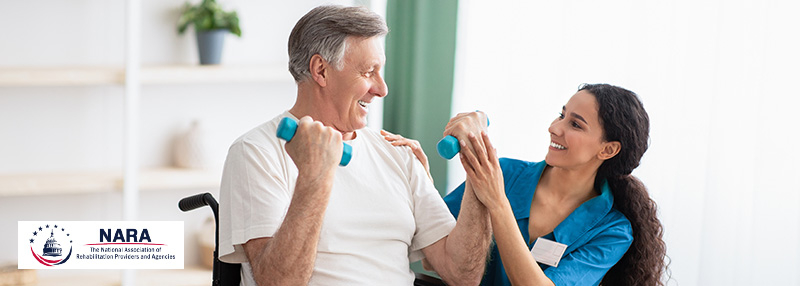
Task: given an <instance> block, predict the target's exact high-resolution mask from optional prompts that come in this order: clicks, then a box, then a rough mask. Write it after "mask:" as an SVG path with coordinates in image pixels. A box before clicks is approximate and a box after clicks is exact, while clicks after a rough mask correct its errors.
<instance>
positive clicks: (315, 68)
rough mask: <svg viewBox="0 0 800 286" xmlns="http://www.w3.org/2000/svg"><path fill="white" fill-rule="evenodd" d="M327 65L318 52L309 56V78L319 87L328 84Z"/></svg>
mask: <svg viewBox="0 0 800 286" xmlns="http://www.w3.org/2000/svg"><path fill="white" fill-rule="evenodd" d="M328 67H329V65H328V62H327V61H326V60H325V59H323V58H322V56H320V55H319V54H314V55H313V56H311V60H310V61H309V63H308V71H309V72H311V79H313V80H314V81H315V82H316V83H317V84H319V86H321V87H325V86H326V85H328Z"/></svg>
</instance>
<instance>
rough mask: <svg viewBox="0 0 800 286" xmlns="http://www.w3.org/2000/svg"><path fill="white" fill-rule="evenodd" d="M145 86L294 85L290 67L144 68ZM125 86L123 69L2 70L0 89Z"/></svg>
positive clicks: (55, 68)
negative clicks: (267, 83) (216, 84)
mask: <svg viewBox="0 0 800 286" xmlns="http://www.w3.org/2000/svg"><path fill="white" fill-rule="evenodd" d="M140 81H141V84H143V85H159V84H189V83H193V84H204V83H253V82H255V83H259V82H285V83H290V82H293V79H292V76H291V75H290V74H289V72H288V70H287V68H286V67H282V66H269V65H209V66H198V65H163V66H144V67H142V69H141V73H140ZM124 83H125V69H124V68H122V67H44V68H0V87H35V86H93V85H120V84H124Z"/></svg>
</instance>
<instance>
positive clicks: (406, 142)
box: [381, 130, 433, 182]
mask: <svg viewBox="0 0 800 286" xmlns="http://www.w3.org/2000/svg"><path fill="white" fill-rule="evenodd" d="M381 135H383V139H386V141H389V143H391V144H392V146H408V147H410V148H411V151H413V152H414V156H417V160H419V162H420V163H422V166H423V167H425V172H427V173H428V179H431V182H433V177H431V169H430V166H428V156H427V155H425V151H423V150H422V145H420V144H419V141H417V140H413V139H408V138H405V137H403V136H400V135H398V134H392V133H389V132H388V131H386V130H381Z"/></svg>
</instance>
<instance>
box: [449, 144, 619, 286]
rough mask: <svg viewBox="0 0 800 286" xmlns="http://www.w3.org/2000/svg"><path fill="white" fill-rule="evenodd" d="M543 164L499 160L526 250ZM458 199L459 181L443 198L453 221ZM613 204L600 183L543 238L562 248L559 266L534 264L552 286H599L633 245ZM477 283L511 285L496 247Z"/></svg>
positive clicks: (461, 191) (507, 194)
mask: <svg viewBox="0 0 800 286" xmlns="http://www.w3.org/2000/svg"><path fill="white" fill-rule="evenodd" d="M546 165H547V164H546V163H545V162H544V161H542V162H527V161H521V160H515V159H508V158H501V159H500V167H502V170H503V179H504V180H505V188H506V196H507V197H508V200H509V202H510V203H511V208H512V209H513V211H514V217H515V218H516V219H517V225H518V226H519V230H520V232H521V233H522V237H523V238H524V239H525V241H527V242H528V243H529V244H528V249H529V250H530V249H531V247H533V244H534V243H535V241H531V239H530V237H529V236H530V234H529V233H528V218H529V217H530V213H531V202H532V201H533V194H534V192H535V191H536V186H537V185H538V183H539V178H540V177H541V176H542V172H543V171H544V168H545V166H546ZM463 196H464V183H462V184H461V185H460V186H459V187H458V188H456V189H455V190H454V191H453V192H451V193H450V194H448V195H447V196H446V197H445V198H444V201H445V203H447V207H448V208H450V212H451V213H453V216H455V217H458V213H459V211H460V210H461V199H462V198H463ZM613 206H614V197H613V195H612V194H611V190H610V189H609V187H608V183H605V184H603V187H602V190H601V193H600V195H599V196H597V197H594V198H592V199H591V200H589V201H587V202H585V203H583V204H581V205H580V206H579V207H578V208H577V209H575V210H574V211H573V212H572V213H571V214H570V215H569V216H568V217H567V218H566V219H564V221H562V222H561V223H560V224H559V225H558V226H556V228H555V229H554V230H553V232H552V233H550V234H548V235H545V236H544V237H545V238H547V239H550V240H554V241H557V242H559V243H563V244H566V245H567V250H566V251H564V254H563V255H562V257H561V261H560V262H559V263H558V267H550V266H548V265H545V264H539V266H540V267H542V270H544V274H545V275H547V277H548V278H550V280H552V281H553V283H555V285H559V286H560V285H598V284H600V281H601V280H602V279H603V276H604V275H605V274H606V272H608V270H609V269H611V267H612V266H614V264H616V263H617V261H619V260H620V259H621V258H622V256H623V255H624V254H625V252H626V251H628V247H630V245H631V243H632V242H633V235H632V233H633V230H632V228H631V224H630V222H629V221H628V219H627V218H625V216H624V215H622V213H620V212H619V211H617V210H616V209H614V208H613ZM481 285H511V282H510V281H509V280H508V275H506V271H505V269H504V268H503V261H502V259H501V258H500V253H499V252H498V250H497V245H494V246H493V247H492V253H491V259H490V261H489V263H488V264H487V265H486V273H485V274H484V278H483V281H481Z"/></svg>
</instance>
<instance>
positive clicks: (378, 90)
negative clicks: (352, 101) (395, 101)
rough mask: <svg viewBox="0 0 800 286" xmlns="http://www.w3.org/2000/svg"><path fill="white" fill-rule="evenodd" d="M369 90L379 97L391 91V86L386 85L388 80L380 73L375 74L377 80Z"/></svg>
mask: <svg viewBox="0 0 800 286" xmlns="http://www.w3.org/2000/svg"><path fill="white" fill-rule="evenodd" d="M369 92H370V93H371V94H374V95H375V96H377V97H385V96H386V95H387V94H388V93H389V87H388V86H387V85H386V82H385V81H383V77H382V76H380V74H378V75H376V76H375V82H374V83H373V84H372V88H371V89H370V91H369Z"/></svg>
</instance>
